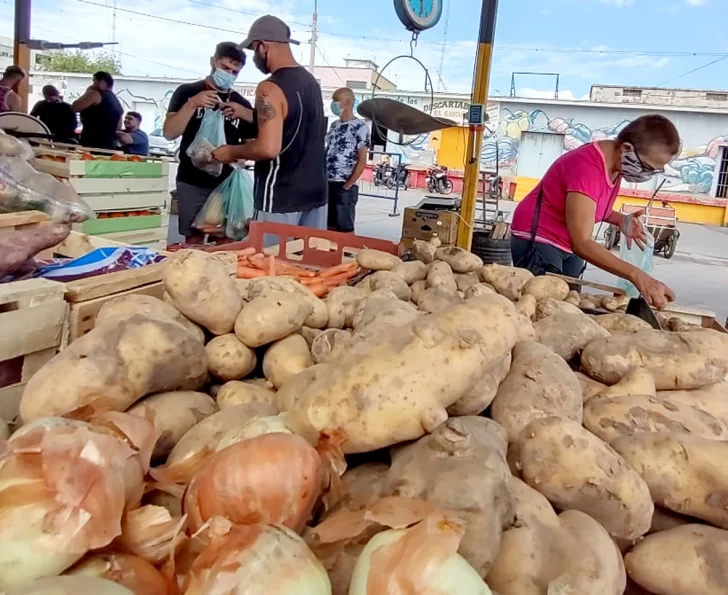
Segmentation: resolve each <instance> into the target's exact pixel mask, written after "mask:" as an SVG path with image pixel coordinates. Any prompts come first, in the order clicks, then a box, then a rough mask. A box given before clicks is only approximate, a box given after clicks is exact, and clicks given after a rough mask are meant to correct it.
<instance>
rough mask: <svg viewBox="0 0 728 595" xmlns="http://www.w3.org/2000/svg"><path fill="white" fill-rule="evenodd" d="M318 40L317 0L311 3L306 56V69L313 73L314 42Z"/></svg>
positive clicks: (314, 66)
mask: <svg viewBox="0 0 728 595" xmlns="http://www.w3.org/2000/svg"><path fill="white" fill-rule="evenodd" d="M317 41H318V0H315V2H314V4H313V18H312V19H311V53H310V54H309V56H308V71H309V72H310V73H311V74H314V70H315V68H316V42H317Z"/></svg>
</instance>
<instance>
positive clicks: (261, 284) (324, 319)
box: [247, 277, 329, 329]
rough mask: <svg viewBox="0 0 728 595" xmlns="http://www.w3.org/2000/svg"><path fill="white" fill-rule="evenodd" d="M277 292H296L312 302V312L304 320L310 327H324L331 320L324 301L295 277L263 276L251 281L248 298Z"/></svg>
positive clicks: (251, 298)
mask: <svg viewBox="0 0 728 595" xmlns="http://www.w3.org/2000/svg"><path fill="white" fill-rule="evenodd" d="M275 292H284V293H294V294H296V295H300V296H301V297H303V299H305V300H306V302H308V303H309V304H311V308H312V309H311V314H310V315H309V316H308V318H306V320H305V321H304V325H305V326H308V327H310V328H317V329H323V328H326V324H327V323H328V321H329V310H328V308H327V307H326V304H325V303H324V301H323V300H322V299H320V298H318V297H316V295H315V294H314V292H313V291H311V289H309V288H308V287H307V286H305V285H302V284H301V283H299V282H298V280H296V279H295V278H293V277H262V278H260V279H252V280H250V281H249V287H248V293H247V300H248V301H250V300H253V299H255V298H257V297H266V296H269V295H271V294H272V293H275Z"/></svg>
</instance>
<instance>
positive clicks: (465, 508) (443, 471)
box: [387, 417, 513, 577]
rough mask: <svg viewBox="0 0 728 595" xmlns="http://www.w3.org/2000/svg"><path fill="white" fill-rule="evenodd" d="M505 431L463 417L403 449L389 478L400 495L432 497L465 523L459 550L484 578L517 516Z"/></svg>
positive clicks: (394, 458)
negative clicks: (504, 530)
mask: <svg viewBox="0 0 728 595" xmlns="http://www.w3.org/2000/svg"><path fill="white" fill-rule="evenodd" d="M505 457H506V440H505V436H504V433H503V430H502V429H501V428H500V427H499V426H498V424H496V423H495V422H493V421H492V420H490V419H487V418H483V417H459V418H457V419H450V420H448V421H446V422H445V423H443V424H442V425H440V426H439V427H438V428H436V429H435V430H434V432H433V433H432V434H430V435H429V436H425V437H424V438H421V439H420V440H418V441H417V442H415V443H414V444H411V445H409V446H404V447H402V448H398V449H396V450H395V451H394V453H393V455H392V467H391V468H390V470H389V479H388V482H387V486H388V491H389V492H390V493H392V494H394V495H395V496H404V497H407V498H415V499H422V500H427V501H428V502H431V503H433V504H435V505H436V506H438V507H440V508H442V509H445V510H449V511H451V512H453V513H454V514H455V515H456V517H457V518H458V520H460V521H461V523H462V524H463V526H464V527H465V535H464V537H463V539H462V541H461V542H460V548H459V549H458V552H459V553H460V555H461V556H463V557H464V558H465V559H466V560H467V561H468V562H469V563H470V564H471V566H473V568H475V570H476V571H477V572H478V574H480V575H481V576H482V577H484V576H485V575H486V574H487V573H488V570H489V569H490V566H491V564H492V563H493V561H494V560H495V557H496V555H497V554H498V549H499V547H500V537H501V532H502V530H503V528H504V527H505V526H507V525H508V524H510V522H511V521H512V519H513V508H512V504H511V498H510V493H509V491H508V480H509V477H510V472H509V470H508V465H507V464H506V458H505Z"/></svg>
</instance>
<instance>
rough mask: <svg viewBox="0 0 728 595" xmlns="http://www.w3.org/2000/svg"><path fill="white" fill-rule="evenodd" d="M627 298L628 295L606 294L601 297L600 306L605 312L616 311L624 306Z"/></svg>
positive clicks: (627, 300)
mask: <svg viewBox="0 0 728 595" xmlns="http://www.w3.org/2000/svg"><path fill="white" fill-rule="evenodd" d="M629 300H630V297H629V296H628V295H607V296H604V297H603V298H602V304H601V306H602V308H604V309H605V310H606V311H607V312H616V311H617V310H619V309H621V308H626V307H627V304H629Z"/></svg>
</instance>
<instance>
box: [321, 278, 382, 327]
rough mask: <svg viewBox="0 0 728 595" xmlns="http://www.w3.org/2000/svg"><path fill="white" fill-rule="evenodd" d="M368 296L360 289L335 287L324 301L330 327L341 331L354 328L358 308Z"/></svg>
mask: <svg viewBox="0 0 728 595" xmlns="http://www.w3.org/2000/svg"><path fill="white" fill-rule="evenodd" d="M370 277H371V275H370ZM370 291H371V288H370ZM367 295H368V293H367V292H366V291H364V290H363V289H360V288H358V287H346V286H345V287H334V288H333V289H332V290H331V291H330V292H329V294H328V295H327V296H326V299H325V300H324V301H325V302H326V306H327V308H328V310H329V323H328V327H329V328H339V329H341V328H347V327H350V326H352V323H353V318H354V311H355V310H356V306H357V304H358V303H359V301H361V300H363V299H364V298H365V297H367Z"/></svg>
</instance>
